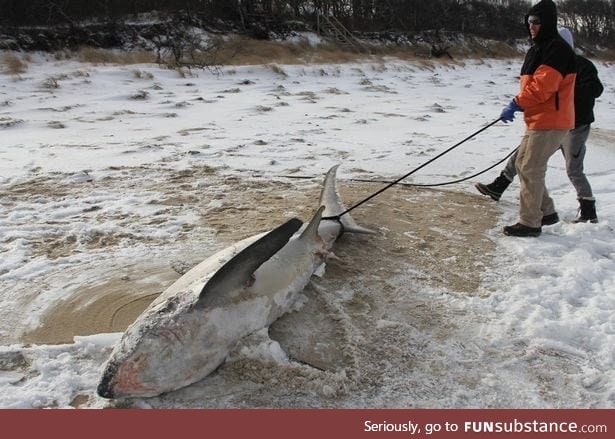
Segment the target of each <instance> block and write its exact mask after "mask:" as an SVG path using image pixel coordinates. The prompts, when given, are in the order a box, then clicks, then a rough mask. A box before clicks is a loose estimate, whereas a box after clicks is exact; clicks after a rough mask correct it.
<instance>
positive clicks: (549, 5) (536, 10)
mask: <svg viewBox="0 0 615 439" xmlns="http://www.w3.org/2000/svg"><path fill="white" fill-rule="evenodd" d="M530 15H535V16H537V17H540V21H541V23H542V26H541V28H540V32H538V35H536V38H534V40H533V41H534V42H535V43H540V42H542V41H547V40H550V39H552V38H555V37H557V35H558V33H557V8H556V6H555V3H553V0H541V1H540V2H538V3H536V4H535V5H534V6H532V8H531V9H530V10H529V12H528V13H527V15H526V16H525V26H526V27H527V33H528V35H529V34H530V26H529V24H528V22H527V19H528V17H529V16H530ZM531 37H532V36H531V35H530V38H531Z"/></svg>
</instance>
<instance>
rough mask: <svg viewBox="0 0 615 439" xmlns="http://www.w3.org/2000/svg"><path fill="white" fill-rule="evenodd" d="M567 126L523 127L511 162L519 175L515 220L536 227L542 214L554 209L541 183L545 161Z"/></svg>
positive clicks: (558, 145) (562, 137)
mask: <svg viewBox="0 0 615 439" xmlns="http://www.w3.org/2000/svg"><path fill="white" fill-rule="evenodd" d="M567 133H568V130H527V131H526V132H525V135H524V136H523V139H522V140H521V144H520V145H519V152H518V155H517V160H516V162H515V168H516V170H517V174H518V175H519V183H520V185H521V191H520V193H519V201H520V203H519V222H520V223H521V224H523V225H524V226H528V227H540V226H541V221H542V217H543V216H544V215H550V214H552V213H554V212H555V204H553V200H552V199H551V197H550V196H549V192H548V191H547V188H546V186H545V175H546V173H547V162H548V161H549V158H550V157H551V156H552V155H553V154H554V153H555V151H557V150H558V149H559V147H560V145H561V144H562V142H563V141H564V138H565V137H566V134H567Z"/></svg>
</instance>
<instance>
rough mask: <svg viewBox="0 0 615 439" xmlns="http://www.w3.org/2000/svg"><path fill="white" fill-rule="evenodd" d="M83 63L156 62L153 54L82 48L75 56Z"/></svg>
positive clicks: (125, 63)
mask: <svg viewBox="0 0 615 439" xmlns="http://www.w3.org/2000/svg"><path fill="white" fill-rule="evenodd" d="M74 57H76V58H77V59H78V60H79V61H81V62H88V63H92V64H122V65H130V64H146V63H153V62H155V61H156V55H155V54H154V53H153V52H145V51H144V52H119V51H114V50H108V49H97V48H92V47H82V48H81V49H79V50H78V51H77V52H76V53H75V54H74Z"/></svg>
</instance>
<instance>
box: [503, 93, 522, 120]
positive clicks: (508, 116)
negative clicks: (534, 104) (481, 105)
mask: <svg viewBox="0 0 615 439" xmlns="http://www.w3.org/2000/svg"><path fill="white" fill-rule="evenodd" d="M517 111H523V110H522V109H521V107H520V106H519V105H517V102H516V101H515V100H514V99H513V100H512V101H510V104H508V105H507V106H506V107H504V109H503V110H502V113H500V120H501V121H502V122H504V123H507V122H512V121H513V120H515V113H516V112H517Z"/></svg>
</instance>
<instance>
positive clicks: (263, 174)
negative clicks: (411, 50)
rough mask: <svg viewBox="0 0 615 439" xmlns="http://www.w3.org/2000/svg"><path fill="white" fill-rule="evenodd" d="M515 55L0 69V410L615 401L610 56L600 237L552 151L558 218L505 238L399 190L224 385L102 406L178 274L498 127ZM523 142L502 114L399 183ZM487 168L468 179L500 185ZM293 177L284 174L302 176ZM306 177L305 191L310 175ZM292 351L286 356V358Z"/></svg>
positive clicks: (443, 193)
mask: <svg viewBox="0 0 615 439" xmlns="http://www.w3.org/2000/svg"><path fill="white" fill-rule="evenodd" d="M519 63H520V60H518V59H515V60H506V61H502V60H468V61H465V62H458V63H453V62H450V63H431V62H428V61H414V62H402V61H396V60H386V61H381V60H372V61H365V62H363V63H355V64H344V65H269V66H245V67H233V68H228V69H223V70H222V71H221V72H219V74H213V73H211V72H207V71H193V72H188V71H185V72H184V74H183V75H180V74H179V73H178V72H177V71H175V70H168V69H164V68H160V67H158V66H155V65H139V66H116V65H87V64H78V63H73V62H70V61H55V60H53V59H45V58H43V57H35V58H34V60H33V61H31V62H30V63H29V66H28V69H27V71H26V72H25V73H23V74H21V75H20V76H19V77H15V76H11V75H6V74H2V75H0V134H1V137H0V343H1V344H2V346H1V347H0V407H3V408H16V407H23V408H26V407H71V406H72V407H108V406H118V407H163V408H164V407H358V408H363V407H396V408H403V407H408V408H413V407H433V408H439V407H532V408H534V407H558V408H559V407H592V408H593V407H609V408H612V407H614V406H615V372H614V370H615V368H614V365H615V350H614V346H615V313H614V311H615V277H614V274H613V273H615V262H614V258H615V233H614V231H613V226H612V224H613V220H612V218H614V217H615V194H614V193H613V191H612V187H613V184H614V183H615V171H614V170H613V165H612V163H613V159H614V156H615V146H614V145H615V119H613V118H612V116H611V115H612V114H613V111H615V87H614V86H613V85H612V78H615V66H614V65H610V64H605V63H597V66H598V69H599V72H600V76H601V78H602V80H603V82H604V84H605V87H606V90H605V93H604V95H603V96H602V97H601V99H600V100H599V101H598V104H597V108H596V113H597V121H596V123H595V124H594V129H593V132H592V135H591V137H590V146H589V153H588V157H587V158H586V170H587V172H588V175H589V178H590V181H591V183H592V185H593V188H594V192H595V195H596V197H597V199H598V214H599V217H600V223H599V224H580V225H576V224H571V223H570V220H571V219H573V218H574V216H575V214H576V208H577V203H576V200H575V196H574V192H573V189H572V186H571V185H570V183H569V182H568V180H567V178H566V175H565V171H564V167H563V160H562V159H561V157H560V156H559V155H556V156H554V158H553V159H552V160H551V162H550V168H549V172H548V186H549V188H550V189H551V191H552V195H553V196H554V198H555V201H556V204H557V207H558V210H559V213H560V216H561V217H562V218H563V219H564V221H563V222H562V223H560V224H557V225H555V226H551V227H546V228H544V231H543V235H542V236H541V237H540V238H538V239H516V238H509V237H504V236H503V235H502V234H501V228H502V226H503V225H505V224H510V223H513V222H516V219H517V218H516V215H517V206H518V186H517V185H516V184H514V185H513V186H512V187H511V189H510V190H509V191H508V192H507V193H506V194H505V195H504V197H503V199H502V200H501V201H500V203H497V204H496V203H493V202H492V201H491V200H489V199H485V197H482V196H480V195H478V194H477V193H476V192H475V189H474V188H473V184H472V183H473V182H472V181H471V182H464V183H459V184H456V185H453V186H448V187H447V188H446V189H442V190H434V189H426V188H413V187H408V186H404V187H396V188H393V189H391V190H390V191H387V192H385V193H384V194H382V195H381V196H379V197H377V198H375V199H374V200H372V201H371V202H370V203H368V204H367V205H365V206H362V207H361V208H359V209H357V210H356V211H355V212H353V216H354V217H355V219H356V220H357V222H359V223H360V224H363V225H365V226H367V227H370V228H373V229H376V230H378V232H379V233H378V235H377V236H373V237H368V236H359V237H356V236H345V237H343V239H341V240H340V241H338V243H337V247H336V253H337V254H338V256H340V257H341V261H332V262H331V263H330V264H329V265H328V266H327V271H326V273H325V274H324V276H323V277H321V278H315V279H314V281H313V282H312V284H311V285H310V286H309V287H308V288H307V289H306V291H305V296H306V300H305V304H304V305H303V308H302V309H301V310H300V311H298V312H294V313H292V314H289V315H287V316H286V317H284V318H282V319H280V320H279V321H278V322H276V323H275V324H274V325H273V326H272V327H271V328H270V331H269V332H267V331H263V332H261V333H257V334H254V335H253V336H251V337H250V338H249V339H247V340H245V341H244V342H243V343H242V345H241V346H238V348H237V349H236V350H235V351H234V352H233V353H232V355H231V356H230V357H229V358H228V360H227V362H226V363H225V364H224V365H223V366H221V367H220V368H219V369H218V370H217V371H216V372H215V373H214V374H212V375H211V376H209V377H208V378H206V379H205V380H203V381H202V382H199V383H197V384H195V385H192V386H190V387H189V388H186V389H182V390H179V391H176V392H173V393H170V394H167V395H163V396H162V397H158V398H150V399H135V400H126V401H107V400H104V399H102V398H99V397H98V396H96V395H95V388H96V385H97V381H98V379H99V377H100V372H101V365H102V363H103V362H104V361H105V359H106V358H107V356H108V355H109V352H110V349H111V348H112V346H113V344H114V343H115V342H116V341H117V340H118V339H119V336H120V333H121V331H122V330H123V329H125V327H126V326H127V325H128V324H129V323H130V322H131V321H132V320H134V319H135V318H136V316H137V315H138V314H139V313H140V312H141V310H142V309H143V308H144V307H145V306H147V304H148V303H149V302H150V301H151V300H152V299H153V298H154V297H155V296H156V295H157V294H159V293H160V292H161V291H162V290H163V289H164V288H165V287H166V286H168V285H169V284H170V283H171V282H173V280H175V279H177V278H178V277H179V276H180V274H179V273H182V272H185V271H186V269H187V268H189V267H191V266H192V265H195V264H196V263H198V262H200V260H202V259H204V258H205V257H206V256H208V255H210V254H212V253H213V252H215V251H217V250H219V249H221V248H223V247H225V246H226V245H228V244H229V243H231V242H234V241H236V240H239V239H241V238H244V237H246V236H249V235H252V234H254V233H256V232H260V231H264V230H267V229H268V228H271V227H274V226H276V225H278V224H280V223H281V222H282V221H284V220H285V219H288V218H289V217H292V216H298V217H300V218H302V219H304V220H305V219H308V218H309V217H310V216H311V214H312V213H313V211H314V210H315V208H316V200H317V196H318V190H319V187H320V182H321V179H322V177H323V176H324V173H325V172H326V170H328V169H329V167H331V166H332V165H334V164H337V163H340V164H341V167H340V170H339V172H338V176H339V177H340V180H341V181H340V186H341V190H342V195H343V196H344V198H345V200H346V202H347V204H349V205H350V204H352V203H353V202H357V201H359V200H360V199H362V198H364V197H365V196H367V195H368V194H370V193H372V192H374V191H375V190H377V189H379V188H380V187H381V186H382V183H366V182H363V181H357V180H359V179H360V180H364V179H378V180H382V179H392V178H396V177H398V176H400V175H403V174H405V173H406V172H408V171H409V170H411V169H413V168H414V167H416V166H418V165H420V164H422V163H424V162H425V161H426V160H428V159H429V158H431V157H433V156H435V155H436V154H438V153H440V152H441V151H443V150H444V149H446V148H448V147H449V146H451V145H453V144H454V143H456V142H457V141H459V140H461V139H463V138H464V137H466V136H467V135H469V134H471V133H472V132H474V131H476V130H478V129H479V128H481V127H482V126H484V125H486V124H487V123H490V122H491V121H493V120H494V119H496V118H497V116H498V115H499V112H500V110H501V108H502V106H503V105H505V104H506V103H507V102H508V101H509V100H510V98H511V97H512V96H513V95H514V93H515V92H516V90H517V72H518V69H519ZM522 132H523V123H522V121H521V120H517V121H515V122H514V123H513V124H509V125H504V124H502V123H498V124H497V125H495V126H493V127H491V128H489V129H488V130H487V131H485V132H484V133H482V134H480V135H479V136H478V137H476V138H475V139H473V140H472V141H470V142H468V143H466V144H464V145H463V146H461V147H460V148H458V149H456V150H455V151H454V152H452V153H450V154H448V155H447V156H445V157H443V158H441V159H439V160H438V161H436V162H435V163H433V164H431V165H430V166H428V167H426V168H424V169H423V170H421V171H420V172H418V173H417V174H415V175H414V176H412V178H410V179H408V182H415V183H437V182H441V181H448V180H453V179H456V178H459V177H463V176H467V175H471V174H472V173H474V172H477V171H479V170H481V169H484V168H486V167H488V166H490V165H491V164H493V163H495V162H496V161H498V160H500V159H501V158H503V157H504V156H505V155H506V154H507V153H508V152H510V151H511V150H512V149H513V148H514V147H515V146H516V144H517V142H518V140H519V139H520V137H521V134H522ZM498 172H499V167H498V168H497V169H496V170H493V171H490V172H489V173H487V174H486V175H484V176H482V177H479V178H477V179H474V180H473V181H476V180H481V181H485V182H487V181H490V180H491V179H492V178H493V177H495V175H497V173H498ZM291 177H294V178H291ZM297 177H313V178H297ZM286 354H288V356H286Z"/></svg>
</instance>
